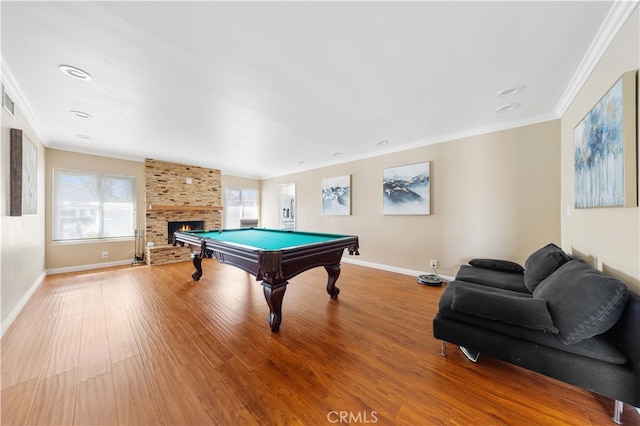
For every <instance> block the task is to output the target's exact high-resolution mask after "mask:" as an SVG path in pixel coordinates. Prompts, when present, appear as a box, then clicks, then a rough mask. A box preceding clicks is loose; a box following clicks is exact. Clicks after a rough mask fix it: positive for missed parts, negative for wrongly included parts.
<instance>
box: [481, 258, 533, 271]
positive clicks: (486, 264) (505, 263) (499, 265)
mask: <svg viewBox="0 0 640 426" xmlns="http://www.w3.org/2000/svg"><path fill="white" fill-rule="evenodd" d="M469 265H471V266H475V267H477V268H484V269H491V270H493V271H502V272H511V273H514V274H522V273H523V272H524V268H523V267H522V266H521V265H519V264H517V263H515V262H511V261H509V260H500V259H471V260H470V261H469Z"/></svg>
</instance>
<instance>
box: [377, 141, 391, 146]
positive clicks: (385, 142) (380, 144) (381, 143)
mask: <svg viewBox="0 0 640 426" xmlns="http://www.w3.org/2000/svg"><path fill="white" fill-rule="evenodd" d="M388 143H389V141H378V142H376V145H379V146H382V145H386V144H388Z"/></svg>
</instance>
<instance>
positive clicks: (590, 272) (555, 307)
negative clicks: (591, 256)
mask: <svg viewBox="0 0 640 426" xmlns="http://www.w3.org/2000/svg"><path fill="white" fill-rule="evenodd" d="M533 295H534V297H537V298H541V299H545V300H546V301H547V306H548V308H549V312H551V318H553V323H554V324H555V325H556V327H558V330H560V333H559V334H558V338H559V339H560V341H562V343H564V344H565V345H571V344H574V343H577V342H579V341H581V340H583V339H587V338H589V337H593V336H596V335H599V334H602V333H604V332H605V331H607V330H609V329H610V328H611V327H613V325H614V324H615V323H616V322H617V321H618V319H619V318H620V315H621V314H622V311H623V309H624V307H625V305H626V302H627V297H628V289H627V286H625V285H624V284H623V283H622V282H620V281H618V280H616V279H615V278H611V277H607V276H606V275H603V274H602V273H601V272H600V271H598V270H596V269H593V268H591V267H590V266H589V265H587V264H586V263H584V262H583V261H581V260H572V261H570V262H567V263H565V264H564V265H562V266H561V267H560V268H558V270H557V271H555V272H554V273H553V274H551V275H549V277H547V278H546V279H545V280H544V281H543V282H541V283H540V285H538V287H537V288H536V289H535V291H534V292H533Z"/></svg>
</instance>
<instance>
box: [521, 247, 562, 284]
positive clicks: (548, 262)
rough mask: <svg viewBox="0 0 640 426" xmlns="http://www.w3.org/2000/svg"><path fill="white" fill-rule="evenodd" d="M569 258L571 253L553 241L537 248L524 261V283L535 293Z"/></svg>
mask: <svg viewBox="0 0 640 426" xmlns="http://www.w3.org/2000/svg"><path fill="white" fill-rule="evenodd" d="M569 260H571V258H570V257H569V255H567V254H566V253H565V252H564V250H562V249H561V248H560V247H558V246H557V245H555V244H553V243H551V244H547V245H546V246H544V247H542V248H541V249H539V250H536V251H535V252H533V253H532V254H531V256H529V257H528V258H527V260H526V261H525V263H524V285H525V286H526V287H527V289H528V290H529V291H530V292H531V293H533V291H534V290H535V289H536V287H537V286H538V285H539V284H540V283H541V282H542V280H544V279H545V278H547V277H548V276H549V275H551V274H552V273H553V272H554V271H555V270H556V269H558V268H559V267H560V266H562V265H564V264H565V263H567V262H568V261H569Z"/></svg>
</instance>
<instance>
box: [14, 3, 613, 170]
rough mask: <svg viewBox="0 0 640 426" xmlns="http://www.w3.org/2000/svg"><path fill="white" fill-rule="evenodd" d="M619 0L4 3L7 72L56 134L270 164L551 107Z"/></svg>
mask: <svg viewBox="0 0 640 426" xmlns="http://www.w3.org/2000/svg"><path fill="white" fill-rule="evenodd" d="M612 5H614V3H613V2H593V1H580V2H576V1H570V2H536V1H532V2H521V1H517V2H480V1H474V2H455V1H454V2H391V1H390V2H363V1H356V2H339V1H328V2H265V1H260V2H205V1H200V2H178V1H174V2H170V1H163V2H153V1H143V2H86V1H77V2H76V1H73V2H52V1H46V2H6V1H3V2H2V5H1V19H2V27H1V30H2V51H1V53H2V72H3V74H2V78H3V82H5V84H6V86H7V90H8V92H9V94H10V95H12V97H14V100H16V99H15V98H17V100H16V102H17V104H18V106H19V107H20V108H21V109H22V110H24V111H25V112H26V114H27V115H28V116H29V118H30V119H31V121H32V125H33V126H34V128H35V130H36V132H37V134H38V136H39V137H40V138H41V139H42V142H43V143H44V144H45V145H46V146H47V147H49V148H56V149H63V150H69V151H77V152H86V153H93V154H98V155H105V156H110V157H117V158H127V159H135V160H142V159H144V158H154V159H157V160H163V161H172V162H177V163H185V164H190V165H197V166H202V167H209V168H215V169H220V170H222V172H223V173H225V174H233V175H239V176H247V177H255V178H264V177H272V176H278V175H284V174H288V173H292V172H296V171H300V170H308V169H311V168H316V167H321V166H326V165H330V164H334V163H339V162H345V161H350V160H354V159H359V158H366V157H369V156H374V155H380V154H384V153H388V152H392V151H397V150H401V149H407V148H410V147H415V146H420V145H426V144H429V143H434V142H439V141H442V140H447V139H452V138H455V137H460V136H463V135H467V134H474V133H482V132H486V131H492V130H499V129H502V128H508V127H514V126H517V125H523V124H528V123H535V122H540V121H544V120H549V119H552V118H557V117H558V116H559V114H560V113H561V112H562V111H559V110H560V109H561V108H562V104H563V102H564V103H566V102H567V97H568V96H571V95H572V94H571V90H570V89H571V87H572V85H573V86H575V84H576V78H577V77H576V76H579V74H580V70H581V69H582V72H583V73H584V67H585V65H584V62H583V63H582V65H581V61H583V58H585V56H586V57H587V58H588V57H589V55H588V54H589V52H590V51H592V50H593V46H592V47H591V48H590V46H591V45H592V42H594V39H597V37H596V36H597V35H598V31H599V29H600V28H601V26H602V24H603V22H605V23H606V22H607V15H608V13H609V11H610V10H613V9H615V7H616V6H615V5H614V6H613V9H612ZM609 19H611V18H609ZM61 64H67V65H72V66H75V67H78V68H80V69H82V70H84V71H86V72H87V73H89V74H90V75H91V77H92V79H91V81H80V80H77V79H73V78H71V77H69V76H67V75H65V74H63V73H62V72H61V71H60V70H59V68H58V67H59V65H61ZM516 86H522V87H523V90H521V91H520V92H519V93H516V94H514V95H512V96H509V97H504V98H500V97H498V96H496V94H497V93H498V92H499V91H500V90H502V89H507V88H512V87H516ZM575 90H577V89H575ZM575 90H574V92H575ZM512 103H516V104H518V105H519V107H518V108H515V109H514V110H512V111H507V112H496V109H497V108H499V107H501V106H503V105H507V104H512ZM71 111H81V112H85V113H87V114H90V115H91V118H80V117H78V116H76V115H74V114H72V113H71ZM78 135H80V136H78ZM82 136H88V137H90V139H87V138H83V137H82ZM380 141H387V143H386V144H380V143H379V142H380Z"/></svg>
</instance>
